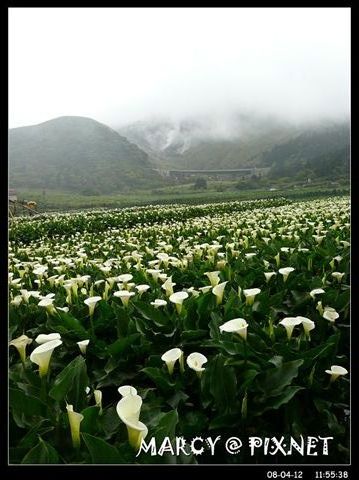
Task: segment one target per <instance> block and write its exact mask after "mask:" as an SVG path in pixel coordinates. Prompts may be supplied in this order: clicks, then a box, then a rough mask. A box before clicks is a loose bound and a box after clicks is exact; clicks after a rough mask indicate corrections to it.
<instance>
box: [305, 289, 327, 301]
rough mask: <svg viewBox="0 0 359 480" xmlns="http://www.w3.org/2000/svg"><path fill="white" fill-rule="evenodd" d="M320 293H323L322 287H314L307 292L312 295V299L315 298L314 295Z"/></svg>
mask: <svg viewBox="0 0 359 480" xmlns="http://www.w3.org/2000/svg"><path fill="white" fill-rule="evenodd" d="M321 293H325V291H324V290H323V289H322V288H314V289H313V290H311V291H310V292H309V295H310V296H311V297H312V299H313V300H315V296H316V295H320V294H321Z"/></svg>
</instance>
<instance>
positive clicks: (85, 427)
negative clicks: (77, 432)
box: [81, 406, 100, 433]
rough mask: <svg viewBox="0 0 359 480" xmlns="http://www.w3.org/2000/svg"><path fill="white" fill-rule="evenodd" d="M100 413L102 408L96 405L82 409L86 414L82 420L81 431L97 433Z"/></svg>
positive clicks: (83, 413)
mask: <svg viewBox="0 0 359 480" xmlns="http://www.w3.org/2000/svg"><path fill="white" fill-rule="evenodd" d="M99 413H100V408H99V407H96V406H92V407H87V408H85V409H84V410H82V411H81V414H82V415H83V416H84V418H83V420H82V422H81V432H83V433H96V431H97V419H98V416H99Z"/></svg>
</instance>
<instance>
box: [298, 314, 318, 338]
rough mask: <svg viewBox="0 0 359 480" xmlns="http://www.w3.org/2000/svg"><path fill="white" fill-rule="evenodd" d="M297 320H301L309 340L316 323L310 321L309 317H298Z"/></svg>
mask: <svg viewBox="0 0 359 480" xmlns="http://www.w3.org/2000/svg"><path fill="white" fill-rule="evenodd" d="M297 318H298V319H299V320H301V322H302V325H303V329H304V333H305V335H306V337H307V338H309V337H310V332H311V330H313V329H314V328H315V323H314V322H313V320H310V318H307V317H301V316H297Z"/></svg>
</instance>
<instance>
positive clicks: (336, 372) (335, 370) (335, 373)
mask: <svg viewBox="0 0 359 480" xmlns="http://www.w3.org/2000/svg"><path fill="white" fill-rule="evenodd" d="M325 373H328V374H329V375H330V376H331V377H330V381H331V382H334V381H335V380H336V379H337V378H339V377H342V376H344V375H347V374H348V370H347V369H346V368H344V367H341V366H340V365H332V366H331V367H330V370H325Z"/></svg>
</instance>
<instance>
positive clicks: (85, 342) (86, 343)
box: [76, 339, 90, 355]
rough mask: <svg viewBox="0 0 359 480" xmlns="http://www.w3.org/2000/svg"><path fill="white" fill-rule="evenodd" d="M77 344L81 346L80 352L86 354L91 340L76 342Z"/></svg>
mask: <svg viewBox="0 0 359 480" xmlns="http://www.w3.org/2000/svg"><path fill="white" fill-rule="evenodd" d="M76 343H77V345H78V346H79V349H80V352H81V353H82V354H83V355H85V354H86V349H87V345H88V344H89V343H90V340H89V339H88V340H81V341H80V342H76Z"/></svg>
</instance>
